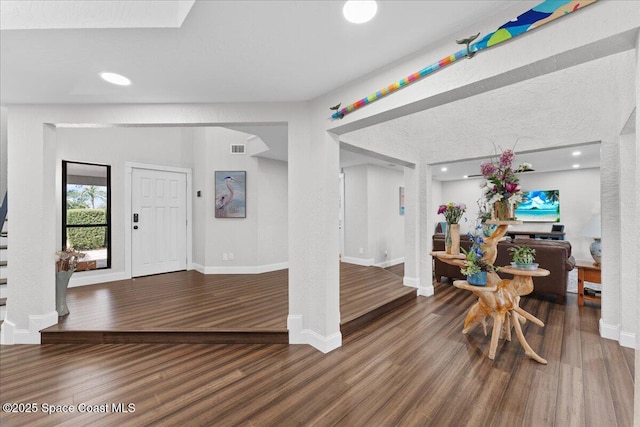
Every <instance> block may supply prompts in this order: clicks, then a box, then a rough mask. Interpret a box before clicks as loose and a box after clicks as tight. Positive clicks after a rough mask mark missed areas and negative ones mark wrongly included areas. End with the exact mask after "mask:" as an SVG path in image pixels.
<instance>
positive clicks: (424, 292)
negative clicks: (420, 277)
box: [418, 285, 435, 297]
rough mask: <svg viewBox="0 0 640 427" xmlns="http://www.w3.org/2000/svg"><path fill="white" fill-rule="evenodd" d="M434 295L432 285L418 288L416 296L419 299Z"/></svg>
mask: <svg viewBox="0 0 640 427" xmlns="http://www.w3.org/2000/svg"><path fill="white" fill-rule="evenodd" d="M433 294H435V289H434V287H433V285H429V286H419V287H418V296H419V297H430V296H433Z"/></svg>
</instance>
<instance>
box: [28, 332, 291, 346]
mask: <svg viewBox="0 0 640 427" xmlns="http://www.w3.org/2000/svg"><path fill="white" fill-rule="evenodd" d="M40 336H41V343H42V344H142V343H145V344H167V343H170V344H288V343H289V331H288V330H286V329H282V330H276V329H274V330H251V329H247V330H242V329H232V330H229V329H227V330H202V329H198V330H189V329H185V330H131V331H124V330H123V331H104V330H103V331H95V330H94V331H55V330H47V329H43V330H42V331H41V335H40Z"/></svg>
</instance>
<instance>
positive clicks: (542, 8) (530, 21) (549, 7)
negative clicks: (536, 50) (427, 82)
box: [331, 0, 597, 119]
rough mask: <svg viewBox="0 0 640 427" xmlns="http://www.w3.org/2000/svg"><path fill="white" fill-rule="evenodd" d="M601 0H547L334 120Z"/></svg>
mask: <svg viewBox="0 0 640 427" xmlns="http://www.w3.org/2000/svg"><path fill="white" fill-rule="evenodd" d="M596 1H597V0H546V1H544V2H542V3H540V4H539V5H537V6H535V7H533V8H531V9H530V10H528V11H526V12H525V13H523V14H521V15H519V16H518V17H517V18H515V19H513V20H511V21H509V22H507V23H506V24H504V25H502V26H501V27H500V28H498V29H497V30H495V31H494V32H492V33H489V34H487V35H486V36H484V37H483V38H482V39H480V40H479V41H478V42H476V43H474V44H472V45H471V46H469V48H468V49H469V52H467V48H465V49H462V50H460V51H458V52H456V53H454V54H452V55H449V56H447V57H445V58H442V59H441V60H440V61H438V62H436V63H434V64H431V65H429V66H428V67H426V68H423V69H422V70H420V71H417V72H415V73H413V74H410V75H409V76H407V77H405V78H404V79H402V80H399V81H397V82H395V83H392V84H390V85H389V86H387V87H385V88H383V89H380V90H379V91H377V92H375V93H373V94H371V95H369V96H367V97H366V98H362V99H361V100H359V101H356V102H354V103H353V104H351V105H347V106H346V107H344V108H342V109H339V110H337V111H336V112H335V113H333V114H332V115H331V117H332V118H334V119H341V118H343V117H344V116H345V115H347V114H349V113H351V112H353V111H355V110H357V109H359V108H361V107H363V106H365V105H367V104H370V103H372V102H374V101H377V100H378V99H380V98H383V97H385V96H387V95H389V94H391V93H393V92H395V91H396V90H398V89H400V88H403V87H405V86H407V85H410V84H411V83H414V82H416V81H418V80H420V79H422V78H423V77H425V76H428V75H429V74H432V73H434V72H435V71H437V70H439V69H441V68H443V67H445V66H447V65H449V64H452V63H454V62H455V61H457V60H458V59H460V58H464V57H466V56H467V54H468V53H471V54H472V55H473V54H475V53H476V52H479V51H481V50H484V49H487V48H490V47H492V46H495V45H497V44H500V43H502V42H505V41H507V40H511V39H513V38H515V37H518V36H519V35H522V34H524V33H526V32H528V31H531V30H533V29H535V28H538V27H540V26H542V25H544V24H547V23H549V22H551V21H554V20H556V19H558V18H562V17H563V16H566V15H568V14H570V13H572V12H575V11H576V10H578V9H581V8H583V7H585V6H588V5H590V4H591V3H595V2H596Z"/></svg>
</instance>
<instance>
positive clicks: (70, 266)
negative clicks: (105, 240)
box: [56, 248, 85, 272]
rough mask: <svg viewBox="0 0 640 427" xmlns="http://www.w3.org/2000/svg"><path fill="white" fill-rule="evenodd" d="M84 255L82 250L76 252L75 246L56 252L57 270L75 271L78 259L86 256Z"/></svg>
mask: <svg viewBox="0 0 640 427" xmlns="http://www.w3.org/2000/svg"><path fill="white" fill-rule="evenodd" d="M84 255H85V254H83V253H81V252H76V250H75V249H73V248H67V249H65V250H63V251H58V252H56V272H60V271H75V269H76V266H77V265H78V260H79V259H80V258H84Z"/></svg>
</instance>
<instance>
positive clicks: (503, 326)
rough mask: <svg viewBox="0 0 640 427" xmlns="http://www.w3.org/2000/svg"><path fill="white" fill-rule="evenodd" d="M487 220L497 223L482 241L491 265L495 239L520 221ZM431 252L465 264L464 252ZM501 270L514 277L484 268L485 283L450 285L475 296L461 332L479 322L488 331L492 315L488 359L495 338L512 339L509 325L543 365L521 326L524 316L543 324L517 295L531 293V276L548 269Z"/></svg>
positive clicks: (493, 351)
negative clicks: (502, 277)
mask: <svg viewBox="0 0 640 427" xmlns="http://www.w3.org/2000/svg"><path fill="white" fill-rule="evenodd" d="M487 222H488V223H490V224H496V225H497V227H496V229H495V230H494V231H493V233H492V234H491V236H490V237H487V238H485V243H484V244H483V245H482V250H483V253H484V255H483V257H482V258H483V259H484V260H485V261H486V262H487V263H488V264H491V265H494V262H495V261H496V258H497V254H498V249H497V246H498V242H499V241H500V239H502V238H503V237H504V235H505V234H506V232H507V228H508V227H509V225H511V224H519V223H520V222H519V221H487ZM431 255H432V256H435V257H437V258H438V259H440V260H441V261H443V262H446V263H447V264H451V265H457V266H458V267H464V266H466V260H465V258H466V257H465V256H464V255H458V256H452V255H450V254H447V253H446V252H432V253H431ZM500 271H502V272H504V273H508V274H512V275H513V279H511V280H509V279H501V278H500V276H498V274H497V273H496V272H495V271H490V272H487V286H474V285H470V284H469V283H468V282H467V281H465V280H456V281H454V282H453V285H454V286H455V287H457V288H460V289H466V290H468V291H471V292H473V294H474V295H476V296H477V297H478V302H477V303H475V304H474V305H473V306H472V307H471V308H470V309H469V312H468V313H467V317H466V318H465V320H464V327H463V329H462V333H463V334H466V333H468V332H469V331H470V330H471V329H472V328H473V327H474V326H476V323H480V324H481V325H482V327H483V329H484V334H485V335H487V321H486V319H487V317H491V318H492V319H493V331H492V332H491V344H490V345H489V359H491V360H493V359H495V357H496V350H497V349H498V340H499V339H500V338H502V337H504V338H506V339H507V341H511V328H514V329H515V330H516V336H517V337H518V341H520V344H521V345H522V347H523V348H524V350H525V353H526V354H527V356H529V357H531V358H532V359H533V360H535V361H536V362H538V363H542V364H544V365H546V364H547V361H546V360H545V359H543V358H542V357H540V356H539V355H538V354H537V353H536V352H535V351H533V349H532V348H531V346H530V345H529V343H528V342H527V340H526V339H525V337H524V334H523V333H522V326H521V324H524V323H525V322H526V321H527V320H530V321H531V322H533V323H535V324H536V325H538V326H542V327H544V323H543V322H542V321H541V320H540V319H538V318H537V317H535V316H534V315H532V314H531V313H528V312H526V311H525V310H523V309H522V308H520V297H521V296H522V295H527V294H530V293H531V292H532V291H533V277H536V276H537V277H541V276H548V275H549V270H545V269H542V268H538V269H536V270H524V269H520V268H513V267H501V268H500Z"/></svg>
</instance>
